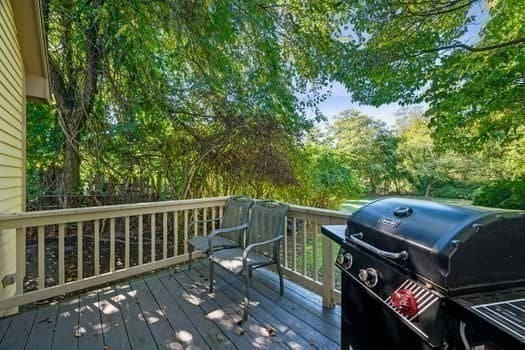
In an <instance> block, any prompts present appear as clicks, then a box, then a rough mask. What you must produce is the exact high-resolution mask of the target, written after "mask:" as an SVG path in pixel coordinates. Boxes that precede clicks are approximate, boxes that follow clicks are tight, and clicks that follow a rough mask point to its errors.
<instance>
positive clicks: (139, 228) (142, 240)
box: [138, 215, 144, 265]
mask: <svg viewBox="0 0 525 350" xmlns="http://www.w3.org/2000/svg"><path fill="white" fill-rule="evenodd" d="M143 224H144V217H143V216H142V215H139V227H138V230H139V243H138V245H139V247H138V248H139V262H138V265H142V263H143V262H144V252H143V251H142V245H143V244H144V237H143V233H144V232H142V230H143V227H142V226H143Z"/></svg>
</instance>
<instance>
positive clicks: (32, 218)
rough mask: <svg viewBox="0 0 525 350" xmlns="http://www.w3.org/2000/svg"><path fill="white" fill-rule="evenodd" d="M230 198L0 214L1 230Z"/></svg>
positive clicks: (303, 210) (320, 213)
mask: <svg viewBox="0 0 525 350" xmlns="http://www.w3.org/2000/svg"><path fill="white" fill-rule="evenodd" d="M227 198H228V197H213V198H199V199H186V200H172V201H162V202H148V203H134V204H119V205H105V206H99V207H86V208H69V209H54V210H42V211H33V212H20V213H6V214H0V230H1V229H9V228H17V227H30V226H38V225H53V224H63V223H69V222H80V221H87V220H97V219H109V218H116V217H123V216H133V215H143V214H153V213H163V212H170V211H174V210H187V209H195V208H205V207H213V206H220V205H223V204H224V202H225V201H226V199H227ZM289 208H290V209H289V215H290V214H299V215H304V216H317V217H329V218H335V219H346V218H347V217H348V215H349V214H348V213H343V212H340V211H337V210H329V209H320V208H312V207H305V206H299V205H293V204H292V205H290V207H289Z"/></svg>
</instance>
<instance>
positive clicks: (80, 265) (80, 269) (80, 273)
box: [77, 222, 84, 281]
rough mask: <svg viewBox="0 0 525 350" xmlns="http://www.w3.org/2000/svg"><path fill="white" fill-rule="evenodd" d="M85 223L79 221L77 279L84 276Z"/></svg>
mask: <svg viewBox="0 0 525 350" xmlns="http://www.w3.org/2000/svg"><path fill="white" fill-rule="evenodd" d="M83 235H84V223H83V222H78V223H77V280H79V281H80V280H82V279H83V278H84V257H83V253H84V247H83V240H84V238H83Z"/></svg>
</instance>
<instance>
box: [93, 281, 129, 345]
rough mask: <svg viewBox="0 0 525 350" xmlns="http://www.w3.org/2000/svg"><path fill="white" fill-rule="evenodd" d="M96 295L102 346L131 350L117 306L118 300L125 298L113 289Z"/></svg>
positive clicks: (100, 291)
mask: <svg viewBox="0 0 525 350" xmlns="http://www.w3.org/2000/svg"><path fill="white" fill-rule="evenodd" d="M97 294H98V302H97V304H96V306H97V308H98V309H99V310H100V318H101V322H102V333H103V337H104V345H106V346H107V347H109V348H110V349H111V350H128V349H131V345H130V343H129V339H128V334H127V332H126V327H125V325H124V320H123V319H122V313H121V312H120V306H119V300H120V299H121V298H124V297H125V296H124V295H123V294H119V292H118V291H117V290H116V289H115V288H113V287H108V288H104V289H100V290H98V292H97Z"/></svg>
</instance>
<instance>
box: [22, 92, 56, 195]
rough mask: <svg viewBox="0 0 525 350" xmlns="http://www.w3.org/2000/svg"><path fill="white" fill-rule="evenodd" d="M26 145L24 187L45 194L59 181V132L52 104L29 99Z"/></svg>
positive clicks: (30, 193)
mask: <svg viewBox="0 0 525 350" xmlns="http://www.w3.org/2000/svg"><path fill="white" fill-rule="evenodd" d="M27 115H28V118H27V129H26V130H27V131H26V132H27V134H26V135H27V136H26V138H27V145H26V191H27V193H28V195H29V197H31V196H36V195H42V194H46V193H47V192H49V191H51V190H52V189H53V188H55V185H56V184H55V183H56V182H57V181H59V179H58V178H57V176H58V175H59V173H60V166H61V163H62V159H61V158H60V149H61V147H62V142H63V139H62V135H61V132H60V127H59V126H58V121H57V119H56V116H55V113H54V111H53V108H52V107H51V106H48V105H43V104H37V103H33V102H28V104H27Z"/></svg>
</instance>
